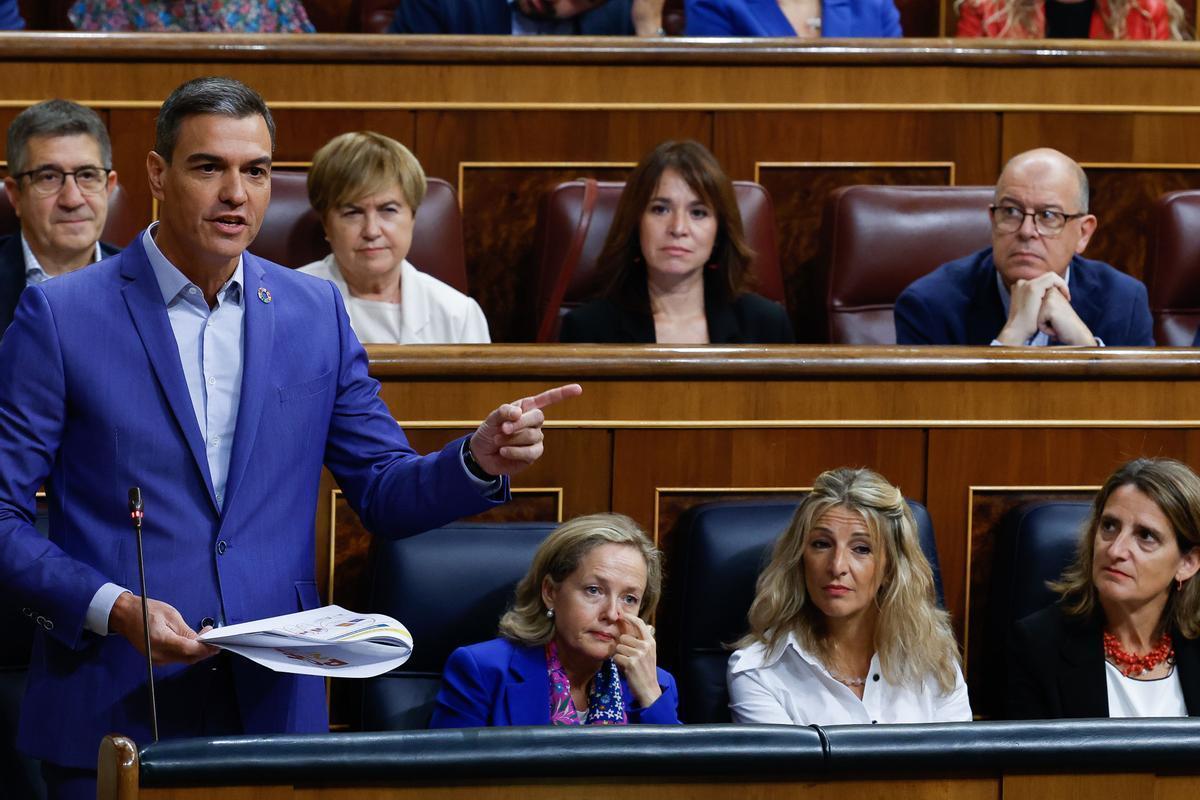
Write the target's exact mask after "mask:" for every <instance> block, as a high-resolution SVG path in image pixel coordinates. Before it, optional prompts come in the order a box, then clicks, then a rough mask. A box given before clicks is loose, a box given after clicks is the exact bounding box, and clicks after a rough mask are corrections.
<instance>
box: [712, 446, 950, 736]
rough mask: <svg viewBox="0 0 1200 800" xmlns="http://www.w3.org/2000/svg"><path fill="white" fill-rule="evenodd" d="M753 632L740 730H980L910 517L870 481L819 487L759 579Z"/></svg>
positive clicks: (835, 478)
mask: <svg viewBox="0 0 1200 800" xmlns="http://www.w3.org/2000/svg"><path fill="white" fill-rule="evenodd" d="M749 621H750V633H749V634H747V635H746V636H745V637H744V638H743V639H742V640H741V641H740V642H738V647H739V648H740V649H739V650H737V651H736V652H735V653H734V654H733V655H732V656H731V657H730V659H729V668H728V672H727V678H728V682H729V709H730V711H731V712H732V714H733V720H734V721H735V722H750V723H778V724H789V723H790V724H794V725H811V724H818V725H829V724H843V723H873V722H879V723H889V722H951V721H963V720H970V719H971V706H970V704H969V702H968V700H967V686H966V684H965V683H964V682H963V676H962V671H961V670H960V669H959V666H958V647H957V645H956V644H955V641H954V634H953V633H952V632H951V630H950V621H949V617H948V616H947V614H946V612H945V611H942V610H941V609H939V608H938V607H937V602H936V599H935V594H934V585H933V572H932V570H931V569H930V567H929V562H928V560H926V558H925V555H924V554H923V553H922V552H921V548H920V545H919V544H918V541H917V524H916V521H915V520H914V519H913V515H912V511H910V510H909V508H908V505H907V503H905V501H904V497H903V495H901V493H900V490H899V489H897V488H896V487H895V486H892V485H891V484H890V483H888V482H887V481H886V480H884V478H883V477H882V476H880V475H878V474H877V473H875V472H872V471H871V470H868V469H846V468H842V469H835V470H830V471H828V472H825V473H822V474H821V476H820V477H818V478H817V481H816V484H815V485H814V486H813V490H812V492H811V493H810V494H809V495H808V496H807V497H806V498H805V499H804V501H803V502H802V503H801V504H800V507H799V508H798V509H796V514H795V516H794V517H793V518H792V522H791V524H790V525H789V526H788V529H787V531H785V532H784V534H783V535H782V536H781V537H780V538H779V540H778V541H777V542H776V543H775V550H774V553H773V554H772V558H771V563H770V564H768V565H767V568H766V569H765V570H764V571H763V573H762V575H760V576H759V579H758V591H757V594H756V596H755V598H754V603H753V604H752V605H751V606H750V614H749Z"/></svg>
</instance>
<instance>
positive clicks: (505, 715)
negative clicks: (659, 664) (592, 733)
mask: <svg viewBox="0 0 1200 800" xmlns="http://www.w3.org/2000/svg"><path fill="white" fill-rule="evenodd" d="M658 685H659V686H660V687H662V696H661V697H659V698H658V700H656V701H655V702H654V703H653V704H652V705H650V706H649V707H647V708H634V707H633V706H632V702H633V693H632V692H630V691H629V685H628V684H627V683H626V682H625V679H624V677H622V678H621V691H622V694H623V697H624V700H625V713H626V714H627V715H628V716H629V722H630V723H631V724H638V723H641V724H645V725H677V724H679V714H678V708H679V693H678V691H677V690H676V689H675V679H674V678H672V677H671V674H670V673H669V672H667V671H666V670H662V669H660V670H659V671H658ZM549 724H550V676H549V674H548V673H547V672H546V656H545V650H544V648H542V647H540V646H538V647H525V646H523V645H519V644H516V643H514V642H511V641H509V640H508V639H492V640H491V641H487V642H480V643H479V644H473V645H470V646H468V647H460V648H458V649H457V650H455V651H454V652H453V653H451V654H450V658H449V659H447V661H446V669H445V671H444V672H443V673H442V689H441V691H440V692H438V696H437V701H436V703H435V705H434V709H433V719H431V720H430V722H429V727H431V728H487V727H500V726H506V725H549Z"/></svg>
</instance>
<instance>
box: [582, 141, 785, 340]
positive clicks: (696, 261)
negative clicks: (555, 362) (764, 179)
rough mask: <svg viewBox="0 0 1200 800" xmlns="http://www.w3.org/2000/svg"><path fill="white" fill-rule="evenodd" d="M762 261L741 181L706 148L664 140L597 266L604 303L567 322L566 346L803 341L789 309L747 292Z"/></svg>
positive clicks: (640, 170)
mask: <svg viewBox="0 0 1200 800" xmlns="http://www.w3.org/2000/svg"><path fill="white" fill-rule="evenodd" d="M752 256H753V253H752V251H751V250H750V248H749V246H748V245H747V244H746V239H745V236H744V234H743V232H742V216H741V213H740V212H739V211H738V207H737V202H736V200H735V198H734V192H733V184H732V183H731V182H730V180H729V178H728V176H726V175H725V173H724V171H722V169H721V166H720V165H719V164H718V163H717V160H716V159H715V158H713V156H712V153H710V152H708V150H706V149H705V148H704V146H703V145H701V144H699V143H698V142H691V141H687V142H663V143H662V144H660V145H659V146H658V147H656V148H655V149H654V150H653V152H651V153H650V154H649V155H648V156H646V157H645V158H644V159H642V162H641V163H640V164H638V166H637V168H636V169H635V170H634V172H633V174H632V175H631V176H630V178H629V181H628V182H627V183H626V184H625V190H624V191H623V192H622V193H621V199H620V201H619V202H618V203H617V209H616V212H615V213H614V215H613V223H612V227H611V228H610V229H609V232H608V238H607V239H606V240H605V243H604V249H603V250H602V251H601V253H600V257H599V259H597V263H596V267H597V269H596V273H597V275H599V276H602V277H601V278H600V280H601V282H602V289H601V291H600V293H599V299H597V300H593V301H592V302H590V303H587V304H585V305H583V306H580V307H579V308H577V309H575V310H574V311H571V312H570V313H569V314H567V316H566V317H565V318H564V319H563V324H562V333H561V335H560V337H559V338H560V340H561V341H563V342H608V343H627V344H637V343H653V342H657V343H660V344H704V343H713V344H743V343H746V344H771V343H787V342H792V341H795V336H794V335H793V333H792V326H791V323H790V322H789V321H788V317H787V312H785V311H784V309H783V308H782V306H780V305H779V304H777V303H773V302H771V301H770V300H767V299H766V298H765V297H761V296H760V295H757V294H754V293H752V292H749V291H747V285H748V283H749V281H748V278H749V274H748V268H749V266H750V260H751V258H752Z"/></svg>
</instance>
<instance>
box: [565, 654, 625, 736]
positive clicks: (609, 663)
mask: <svg viewBox="0 0 1200 800" xmlns="http://www.w3.org/2000/svg"><path fill="white" fill-rule="evenodd" d="M546 671H547V672H549V673H550V724H551V725H580V724H583V725H627V724H629V718H628V717H626V716H625V702H624V699H623V698H622V696H621V676H620V675H619V674H618V673H617V665H616V664H615V663H614V662H613V660H612V659H611V658H608V659H605V661H604V663H603V664H601V665H600V671H599V672H597V673H596V677H594V678H593V679H592V688H591V690H590V691H589V692H588V711H587V719H585V720H584V721H583V722H582V723H580V721H579V712H578V711H577V710H576V708H575V703H574V701H572V700H571V681H570V680H568V679H567V672H566V670H564V669H563V666H562V662H560V661H559V660H558V644H557V643H555V642H553V641H552V642H550V643H549V644H547V645H546Z"/></svg>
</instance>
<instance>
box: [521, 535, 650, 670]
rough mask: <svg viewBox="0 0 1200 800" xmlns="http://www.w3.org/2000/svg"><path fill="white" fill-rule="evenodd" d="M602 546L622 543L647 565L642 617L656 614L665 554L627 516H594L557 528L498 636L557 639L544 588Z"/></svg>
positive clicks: (537, 642) (538, 641)
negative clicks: (548, 611)
mask: <svg viewBox="0 0 1200 800" xmlns="http://www.w3.org/2000/svg"><path fill="white" fill-rule="evenodd" d="M604 544H622V545H628V546H629V547H632V548H634V549H635V550H637V551H638V552H639V553H640V554H641V556H642V558H643V559H644V560H645V562H646V590H645V591H644V592H642V602H641V606H640V607H639V608H638V616H640V617H643V618H645V617H647V616H649V615H650V614H652V613H654V609H655V608H656V607H657V606H658V598H659V595H660V594H661V592H662V572H663V571H662V556H661V554H660V553H659V551H658V548H656V547H655V546H654V543H653V542H651V541H650V538H649V537H648V536H646V534H645V533H643V532H642V529H641V528H639V527H638V525H637V523H636V522H634V521H633V520H631V519H630V518H629V517H627V516H625V515H624V514H591V515H588V516H585V517H576V518H575V519H572V520H568V521H567V522H564V523H563V524H562V525H559V526H558V527H557V528H555V529H554V531H553V532H552V533H551V534H550V535H549V536H547V537H546V540H545V541H544V542H542V544H541V546H540V547H538V549H537V552H536V553H534V555H533V563H532V564H530V566H529V572H527V573H525V577H524V578H522V579H521V581H520V583H518V584H517V593H516V598H515V600H514V601H513V607H512V608H510V609H509V610H508V611H507V612H506V613H505V614H504V616H503V617H501V618H500V635H501V636H503V637H505V638H506V639H511V640H512V641H514V642H517V643H519V644H523V645H526V646H530V645H540V644H546V642H549V641H550V640H551V639H553V638H554V620H553V619H552V618H550V617H547V616H546V604H545V603H544V602H542V584H543V583H544V582H545V579H546V578H547V577H549V578H550V580H551V581H553V582H554V583H555V584H560V583H562V582H563V581H564V580H566V578H567V576H569V575H570V574H571V573H573V572H574V571H575V570H576V569H578V568H579V563H580V562H581V561H583V559H584V556H586V555H587V554H588V553H590V552H591V551H592V550H594V549H595V548H597V547H599V546H601V545H604Z"/></svg>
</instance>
